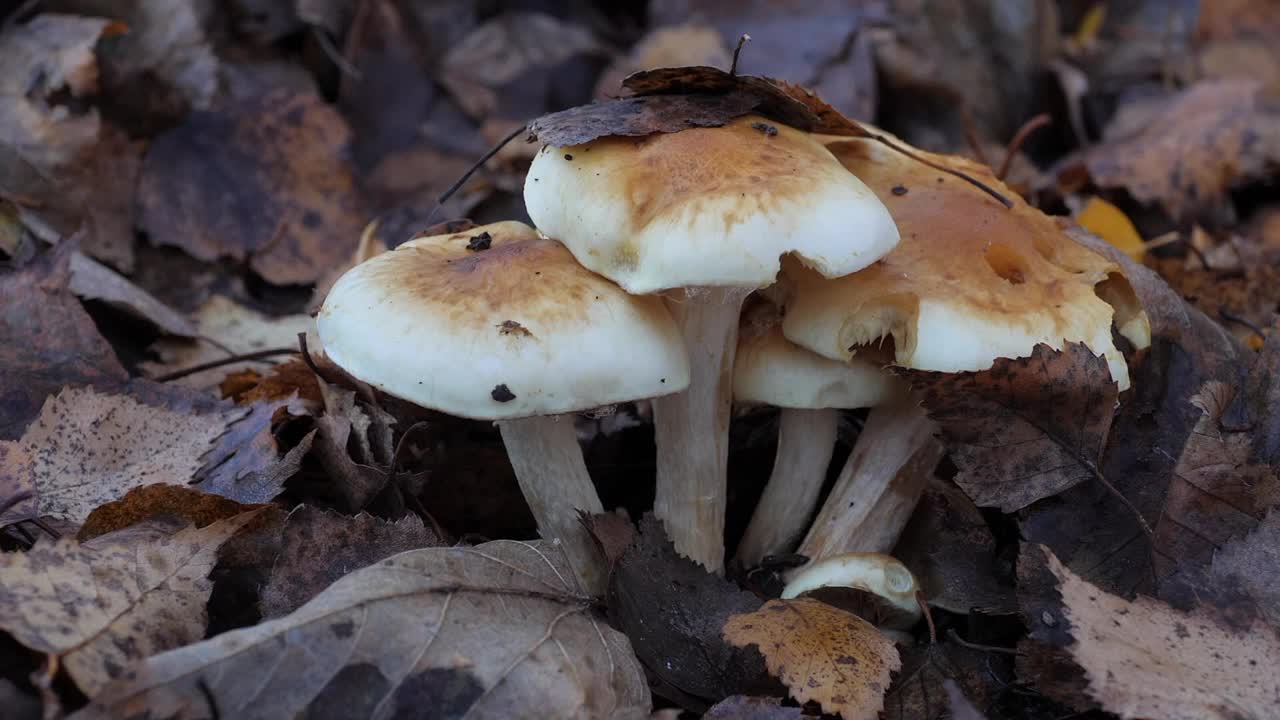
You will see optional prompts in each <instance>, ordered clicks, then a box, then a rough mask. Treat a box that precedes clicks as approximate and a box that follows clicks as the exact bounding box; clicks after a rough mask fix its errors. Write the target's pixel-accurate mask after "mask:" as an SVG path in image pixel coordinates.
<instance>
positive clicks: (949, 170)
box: [863, 128, 1013, 210]
mask: <svg viewBox="0 0 1280 720" xmlns="http://www.w3.org/2000/svg"><path fill="white" fill-rule="evenodd" d="M863 132H864V133H866V134H865V135H864V136H863V137H866V138H868V139H870V140H875V141H876V142H878V143H881V144H883V145H884V146H885V147H888V148H889V149H891V150H894V151H895V152H899V153H902V154H903V155H906V156H907V157H909V158H911V159H912V160H915V161H916V162H918V163H921V164H923V165H926V166H928V167H931V168H933V169H934V170H937V171H938V172H944V173H947V174H948V175H954V176H956V177H958V178H960V179H961V180H964V181H965V182H967V183H969V184H970V185H973V186H974V187H976V188H978V189H979V190H981V191H982V192H984V193H986V194H988V195H990V196H991V197H993V198H995V199H996V200H998V201H1000V204H1001V205H1004V206H1005V207H1007V208H1009V209H1010V210H1012V209H1013V201H1011V200H1010V199H1009V198H1007V197H1005V196H1004V195H1001V194H1000V193H999V192H998V191H996V189H995V188H993V187H990V186H988V185H986V184H985V183H983V182H982V181H980V180H978V179H977V178H974V177H971V176H969V175H966V174H965V173H963V172H960V171H959V170H956V169H954V168H949V167H947V166H946V165H939V164H938V163H936V162H933V161H932V160H926V159H924V158H922V157H920V156H919V155H916V154H915V153H913V152H911V151H910V150H907V149H906V148H904V147H902V146H901V145H898V144H897V143H895V142H893V141H892V140H890V139H889V138H887V137H885V136H883V135H877V134H875V133H873V132H871V131H869V130H866V129H865V128H864V129H863Z"/></svg>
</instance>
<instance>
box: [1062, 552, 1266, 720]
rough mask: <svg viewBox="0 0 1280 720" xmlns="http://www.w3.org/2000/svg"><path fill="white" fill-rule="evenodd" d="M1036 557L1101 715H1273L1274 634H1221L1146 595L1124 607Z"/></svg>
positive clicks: (1206, 619) (1262, 630) (1177, 718)
mask: <svg viewBox="0 0 1280 720" xmlns="http://www.w3.org/2000/svg"><path fill="white" fill-rule="evenodd" d="M1040 551H1041V552H1043V553H1045V555H1046V556H1047V558H1048V563H1049V569H1050V571H1051V572H1052V573H1053V575H1054V576H1055V577H1056V578H1057V579H1058V582H1059V586H1058V589H1059V592H1061V594H1062V604H1063V608H1064V613H1065V618H1066V620H1067V621H1069V622H1070V634H1071V637H1072V639H1073V642H1072V643H1071V644H1070V645H1069V646H1068V648H1067V649H1068V651H1069V652H1070V653H1071V656H1072V657H1073V658H1074V659H1075V661H1076V662H1078V663H1079V664H1080V665H1081V666H1082V667H1083V668H1084V671H1085V674H1086V676H1087V678H1088V681H1089V687H1088V691H1089V694H1090V695H1092V696H1093V697H1094V698H1095V699H1096V700H1098V702H1100V703H1102V706H1103V707H1104V708H1105V709H1107V710H1108V711H1110V712H1113V713H1115V714H1117V715H1119V716H1120V717H1123V718H1150V717H1158V718H1168V719H1169V720H1181V719H1183V718H1185V719H1186V720H1193V719H1194V720H1209V719H1211V718H1222V719H1223V720H1227V719H1231V720H1236V719H1237V718H1269V717H1274V716H1275V711H1276V707H1277V702H1278V699H1280V675H1277V674H1276V672H1275V667H1274V664H1275V659H1276V658H1277V657H1280V636H1278V635H1277V633H1276V631H1275V629H1273V628H1270V627H1266V626H1265V625H1261V624H1258V625H1255V626H1254V627H1252V628H1251V629H1250V631H1248V632H1239V631H1235V630H1228V629H1227V628H1224V627H1222V626H1221V625H1219V624H1217V623H1216V622H1215V621H1214V620H1213V619H1212V618H1211V617H1210V616H1209V615H1208V614H1206V613H1204V612H1195V613H1184V612H1180V611H1178V610H1175V609H1173V608H1171V607H1169V606H1168V605H1166V604H1164V603H1162V602H1159V601H1157V600H1153V599H1151V598H1146V597H1139V598H1137V599H1136V600H1133V601H1128V600H1125V599H1123V598H1119V597H1116V596H1114V595H1110V594H1108V593H1105V592H1103V591H1101V590H1099V589H1098V588H1097V587H1094V586H1093V585H1091V584H1089V583H1088V582H1086V581H1084V580H1082V579H1080V578H1079V577H1078V576H1076V575H1075V574H1074V573H1072V572H1071V571H1070V570H1068V569H1067V568H1066V567H1064V566H1063V565H1062V563H1061V562H1059V561H1058V559H1057V558H1056V557H1054V556H1053V554H1052V553H1050V552H1049V551H1048V550H1047V549H1044V548H1041V550H1040Z"/></svg>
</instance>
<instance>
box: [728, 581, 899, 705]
mask: <svg viewBox="0 0 1280 720" xmlns="http://www.w3.org/2000/svg"><path fill="white" fill-rule="evenodd" d="M724 638H725V640H727V641H728V642H730V643H732V644H733V645H736V646H738V647H746V646H748V645H757V646H759V647H760V654H762V655H764V661H765V665H766V666H767V667H768V668H769V672H770V673H771V674H773V675H776V676H777V677H778V679H780V680H781V681H782V682H783V684H784V685H786V686H787V688H788V689H789V690H790V691H791V696H792V697H794V698H795V699H796V700H799V701H800V702H802V703H805V702H809V701H810V700H813V701H816V702H817V703H818V704H819V705H821V706H822V710H823V711H824V712H829V713H839V715H840V716H841V717H843V718H844V719H845V720H854V719H855V718H876V717H877V716H878V715H879V714H880V711H881V710H883V709H884V693H885V690H888V689H889V674H890V673H892V672H894V671H896V670H898V669H899V668H900V667H901V666H902V661H901V660H900V659H899V658H898V650H897V648H895V647H894V645H893V641H891V640H889V639H888V638H886V637H885V636H884V635H882V634H881V633H880V631H879V630H877V629H876V628H875V626H874V625H872V624H871V623H869V622H867V621H866V620H863V619H862V618H860V617H858V616H857V615H854V614H853V613H850V612H845V611H844V610H841V609H840V608H837V607H832V606H831V605H827V604H826V603H823V602H819V601H817V600H811V599H809V598H800V599H798V600H770V601H769V602H767V603H765V605H764V607H762V608H760V609H759V610H757V611H755V612H752V613H743V614H741V615H734V616H733V617H730V618H729V621H728V622H726V623H725V624H724Z"/></svg>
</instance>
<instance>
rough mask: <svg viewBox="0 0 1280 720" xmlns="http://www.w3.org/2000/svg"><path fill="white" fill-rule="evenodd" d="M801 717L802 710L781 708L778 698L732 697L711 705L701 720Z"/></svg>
mask: <svg viewBox="0 0 1280 720" xmlns="http://www.w3.org/2000/svg"><path fill="white" fill-rule="evenodd" d="M802 717H804V710H802V709H801V708H798V707H783V705H782V700H780V699H779V698H773V697H751V696H749V695H733V696H730V697H727V698H725V699H724V700H721V701H720V702H718V703H716V704H715V705H712V706H711V707H710V709H708V710H707V712H706V713H705V714H703V716H702V720H800V719H801V718H802Z"/></svg>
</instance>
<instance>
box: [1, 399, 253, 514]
mask: <svg viewBox="0 0 1280 720" xmlns="http://www.w3.org/2000/svg"><path fill="white" fill-rule="evenodd" d="M243 414H244V410H241V409H239V408H224V409H222V410H221V411H214V412H209V413H192V412H190V411H189V410H186V409H171V408H169V407H165V406H163V405H152V404H147V403H144V402H141V401H139V400H137V399H135V398H134V397H131V396H129V395H119V394H108V393H100V392H97V391H95V390H93V389H91V388H66V389H64V390H63V391H62V392H60V393H58V395H57V396H54V397H50V398H49V399H48V401H47V402H45V405H44V408H43V410H42V411H41V413H40V417H39V418H38V419H37V420H36V421H35V422H33V423H32V424H31V426H30V427H28V428H27V431H26V433H24V434H23V436H22V439H20V440H16V441H11V442H4V443H0V446H7V447H15V446H16V447H17V448H18V451H17V452H16V453H13V452H9V453H8V454H7V455H6V457H5V464H4V465H3V466H0V487H12V486H14V485H16V484H17V483H19V482H30V483H31V485H32V488H31V489H32V490H33V492H34V498H33V501H32V502H31V505H34V507H33V508H29V509H28V508H22V506H19V508H15V510H11V511H9V512H8V513H6V514H5V516H4V517H3V518H0V524H2V523H6V522H12V521H13V520H16V519H19V518H20V517H21V516H20V515H15V513H16V512H17V510H19V509H27V510H28V511H29V512H30V513H33V514H34V515H37V516H52V517H55V518H60V519H63V520H68V521H70V522H75V523H80V522H84V520H85V518H87V517H88V516H89V513H90V512H92V511H93V509H94V508H96V507H98V506H99V505H102V504H103V503H107V502H110V501H112V500H116V499H119V498H120V497H122V496H123V495H124V494H125V493H127V492H128V491H129V490H132V489H133V488H135V487H138V486H140V485H150V484H152V483H175V484H185V483H187V482H189V481H190V480H191V479H192V478H193V477H194V476H195V474H196V471H197V470H198V469H199V468H200V466H201V464H202V462H203V460H202V456H203V455H204V454H205V453H206V452H208V451H209V450H210V449H211V448H212V447H213V446H214V443H215V442H216V441H217V439H218V438H219V437H220V436H221V435H222V434H223V433H224V432H226V430H227V426H228V425H229V424H230V423H232V422H234V420H235V419H236V418H237V417H238V416H240V415H243ZM23 478H29V480H28V481H24V480H22V479H23ZM15 479H17V480H16V481H15Z"/></svg>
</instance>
